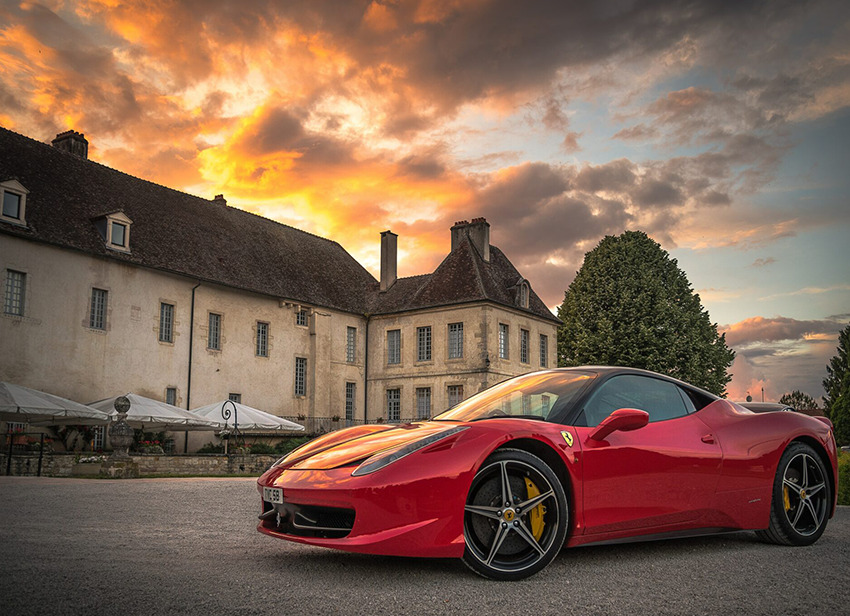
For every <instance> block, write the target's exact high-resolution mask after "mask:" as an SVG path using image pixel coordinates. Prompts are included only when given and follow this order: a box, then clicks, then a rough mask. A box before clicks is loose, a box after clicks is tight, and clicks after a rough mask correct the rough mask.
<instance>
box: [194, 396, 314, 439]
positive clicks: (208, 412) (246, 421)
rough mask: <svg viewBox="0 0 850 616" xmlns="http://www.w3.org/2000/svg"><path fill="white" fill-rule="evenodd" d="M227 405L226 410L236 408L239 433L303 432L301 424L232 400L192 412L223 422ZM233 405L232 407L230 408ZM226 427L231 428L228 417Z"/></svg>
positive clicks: (230, 420) (232, 418)
mask: <svg viewBox="0 0 850 616" xmlns="http://www.w3.org/2000/svg"><path fill="white" fill-rule="evenodd" d="M225 404H226V405H227V410H228V411H230V412H232V410H233V408H234V407H235V408H236V413H235V416H236V417H235V419H236V421H237V424H236V428H238V429H239V430H240V431H243V432H244V431H245V430H274V431H275V432H303V431H304V426H302V425H301V424H298V423H295V422H294V421H289V420H288V419H284V418H283V417H278V416H277V415H272V414H271V413H266V412H265V411H261V410H259V409H255V408H253V407H250V406H247V405H245V404H242V403H240V402H233V401H232V400H221V401H219V402H213V403H212V404H207V405H206V406H201V407H198V408H196V409H192V412H193V413H195V414H196V415H201V416H202V417H206V418H207V419H211V420H216V421H220V422H224V421H225V420H224V417H223V416H222V414H221V411H222V407H223V406H224V405H225ZM231 405H233V406H231ZM227 421H228V425H229V426H230V427H233V424H234V417H230V418H229V419H228V420H227Z"/></svg>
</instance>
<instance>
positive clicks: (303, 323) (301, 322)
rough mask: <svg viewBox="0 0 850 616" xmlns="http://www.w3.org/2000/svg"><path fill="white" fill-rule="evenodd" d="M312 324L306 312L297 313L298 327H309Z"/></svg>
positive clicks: (299, 311)
mask: <svg viewBox="0 0 850 616" xmlns="http://www.w3.org/2000/svg"><path fill="white" fill-rule="evenodd" d="M309 324H310V320H309V315H308V314H307V311H306V310H303V309H302V310H296V311H295V325H297V326H298V327H307V326H308V325H309Z"/></svg>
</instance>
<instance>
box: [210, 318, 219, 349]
mask: <svg viewBox="0 0 850 616" xmlns="http://www.w3.org/2000/svg"><path fill="white" fill-rule="evenodd" d="M207 350H208V351H220V350H221V313H220V312H209V313H208V317H207Z"/></svg>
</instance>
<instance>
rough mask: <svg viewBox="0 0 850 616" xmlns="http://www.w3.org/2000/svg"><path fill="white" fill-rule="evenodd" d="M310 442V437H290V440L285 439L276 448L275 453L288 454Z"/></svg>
mask: <svg viewBox="0 0 850 616" xmlns="http://www.w3.org/2000/svg"><path fill="white" fill-rule="evenodd" d="M309 440H310V437H309V436H290V437H288V438H285V439H283V440H282V441H281V442H279V443H278V444H277V445H275V446H274V451H275V453H279V454H281V455H283V454H287V453H289V452H290V451H292V450H293V449H295V448H296V447H300V446H301V445H303V444H304V443H306V442H307V441H309Z"/></svg>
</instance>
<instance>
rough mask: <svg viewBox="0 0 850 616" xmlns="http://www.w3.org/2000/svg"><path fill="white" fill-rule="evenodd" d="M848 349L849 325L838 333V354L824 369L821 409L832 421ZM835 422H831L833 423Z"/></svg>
mask: <svg viewBox="0 0 850 616" xmlns="http://www.w3.org/2000/svg"><path fill="white" fill-rule="evenodd" d="M848 349H850V324H848V325H847V327H845V328H844V329H842V330H841V331H840V332H839V333H838V347H837V348H836V349H835V350H836V351H838V353H837V354H836V355H835V356H834V357H833V358H832V359H830V360H829V365H828V366H827V367H826V378H825V379H824V380H823V388H824V390H825V391H826V395H825V396H824V397H823V409H824V412H825V413H826V416H827V417H829V418H830V419H832V407H833V405H834V404H835V402H836V400H837V399H838V397H839V395H840V393H841V385H842V382H843V380H844V379H845V377H846V376H847V374H848V373H850V364H848V359H847V351H848ZM834 421H835V420H833V422H834Z"/></svg>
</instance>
